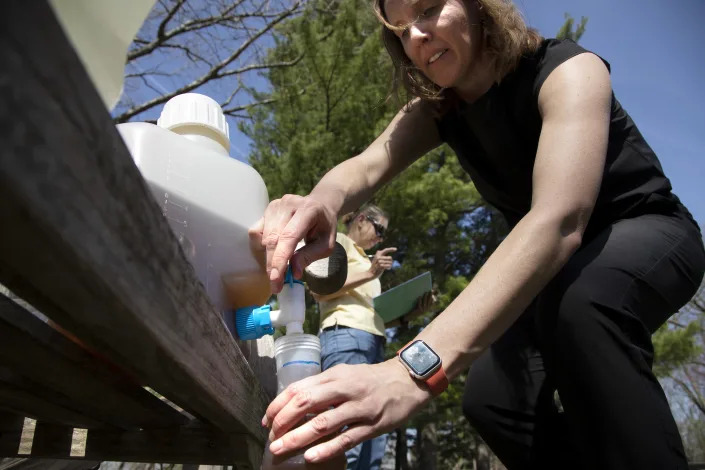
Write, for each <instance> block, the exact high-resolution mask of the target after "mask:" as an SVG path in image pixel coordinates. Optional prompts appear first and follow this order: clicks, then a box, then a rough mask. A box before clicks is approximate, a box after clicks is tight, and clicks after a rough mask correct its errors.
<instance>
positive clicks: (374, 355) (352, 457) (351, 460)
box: [320, 328, 387, 470]
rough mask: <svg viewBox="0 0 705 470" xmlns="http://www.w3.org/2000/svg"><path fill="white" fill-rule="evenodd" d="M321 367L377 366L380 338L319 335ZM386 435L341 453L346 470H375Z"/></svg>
mask: <svg viewBox="0 0 705 470" xmlns="http://www.w3.org/2000/svg"><path fill="white" fill-rule="evenodd" d="M320 338H321V367H322V369H323V370H326V369H330V368H331V367H333V366H335V365H337V364H378V363H380V362H382V361H383V360H384V341H385V340H384V338H383V337H382V336H378V335H373V334H372V333H368V332H366V331H362V330H358V329H355V328H338V329H331V330H327V331H322V332H321V334H320ZM386 444H387V435H386V434H384V435H382V436H378V437H375V438H373V439H370V440H369V441H365V442H363V443H362V444H358V445H357V446H355V447H353V448H352V449H350V450H349V451H347V452H346V453H345V457H346V458H347V460H348V470H379V468H380V467H381V465H382V457H384V450H385V446H386Z"/></svg>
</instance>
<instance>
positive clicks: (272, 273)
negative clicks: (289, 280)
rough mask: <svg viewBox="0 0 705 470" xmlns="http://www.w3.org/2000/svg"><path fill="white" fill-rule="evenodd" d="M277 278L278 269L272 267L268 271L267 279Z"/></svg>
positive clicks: (273, 279) (274, 279)
mask: <svg viewBox="0 0 705 470" xmlns="http://www.w3.org/2000/svg"><path fill="white" fill-rule="evenodd" d="M277 279H279V270H278V269H277V268H272V270H271V271H270V272H269V280H270V281H276V280H277Z"/></svg>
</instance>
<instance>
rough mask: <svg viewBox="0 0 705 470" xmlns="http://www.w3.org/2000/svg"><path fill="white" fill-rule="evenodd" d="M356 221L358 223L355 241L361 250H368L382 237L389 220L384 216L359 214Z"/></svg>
mask: <svg viewBox="0 0 705 470" xmlns="http://www.w3.org/2000/svg"><path fill="white" fill-rule="evenodd" d="M357 222H358V223H359V224H360V225H359V232H358V234H359V235H358V240H355V243H357V244H358V245H360V248H362V249H363V250H369V249H370V248H372V247H373V246H375V245H376V244H377V243H380V242H381V241H382V240H383V239H384V232H385V231H386V230H387V226H388V224H389V221H388V220H387V219H386V218H384V217H379V216H371V215H365V214H360V215H358V220H357Z"/></svg>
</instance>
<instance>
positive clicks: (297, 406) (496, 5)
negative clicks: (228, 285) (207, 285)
mask: <svg viewBox="0 0 705 470" xmlns="http://www.w3.org/2000/svg"><path fill="white" fill-rule="evenodd" d="M376 1H377V3H376V4H375V9H376V11H377V13H378V16H379V18H380V20H381V21H382V23H383V28H384V29H383V36H384V40H385V43H386V46H387V49H388V51H389V53H390V55H391V57H392V60H393V62H394V65H395V69H396V74H395V78H396V83H397V85H399V86H403V87H404V89H405V90H406V92H407V93H408V94H409V96H410V97H411V99H410V101H409V104H408V105H407V106H405V107H404V109H402V110H401V111H400V112H399V113H398V114H397V116H396V117H395V118H394V119H393V120H392V122H391V123H390V124H389V126H388V127H387V129H386V130H385V131H384V132H383V133H382V134H381V135H380V136H379V137H378V138H377V140H375V141H374V142H373V143H372V144H371V145H370V146H369V147H368V148H367V149H366V150H365V151H363V152H362V153H361V154H360V155H357V156H355V157H353V158H351V159H349V160H347V161H345V162H343V163H342V164H340V165H338V166H337V167H335V168H333V169H332V170H331V171H330V172H329V173H328V174H326V176H325V177H324V178H323V179H322V180H321V181H320V183H319V184H318V185H317V186H316V187H315V188H314V190H313V191H312V192H311V194H310V195H309V196H307V197H298V196H286V197H284V198H282V199H281V200H277V201H273V202H272V203H271V204H270V205H269V207H268V208H267V210H266V212H265V216H264V220H263V223H262V225H261V230H259V231H257V233H258V234H259V236H261V237H262V243H263V244H264V245H265V246H266V247H267V251H268V257H267V260H268V268H269V272H270V280H271V281H272V285H273V289H275V290H278V289H279V286H280V285H281V283H282V275H283V273H284V267H285V266H286V263H287V262H288V261H289V260H290V259H291V262H292V263H293V265H294V267H295V270H296V272H297V273H300V271H301V269H302V266H303V265H305V264H306V263H307V262H309V261H310V260H314V259H317V258H319V257H322V256H324V255H325V254H326V253H327V252H329V251H330V250H331V249H332V245H333V241H334V239H335V225H336V214H338V213H345V212H346V211H348V210H350V208H352V207H357V206H358V205H359V204H360V203H361V201H364V200H367V199H368V198H370V197H371V196H372V195H373V194H374V192H375V191H376V190H377V189H379V188H380V187H381V186H382V185H383V184H385V183H386V182H388V181H389V180H390V179H391V178H393V177H394V176H395V175H396V174H398V173H399V172H401V171H402V170H403V169H404V168H406V167H407V166H408V165H409V164H411V163H412V162H413V161H414V160H415V159H417V158H419V157H420V156H422V155H423V154H425V153H426V152H427V151H428V150H430V149H432V148H434V147H437V146H438V145H440V144H441V143H443V142H446V143H448V144H449V145H450V146H451V147H452V148H453V149H454V150H455V152H456V154H457V155H458V158H459V160H460V163H461V164H462V166H463V167H464V168H465V170H466V171H467V172H468V173H469V174H470V175H471V177H472V179H473V181H474V183H475V186H476V187H477V189H478V191H479V192H480V193H481V194H482V196H483V197H484V198H485V199H486V200H487V201H488V202H489V203H491V204H492V205H494V206H495V207H497V208H498V209H499V210H500V211H501V212H502V213H503V214H504V216H505V217H506V219H507V221H508V223H509V225H510V227H511V232H510V233H509V235H508V236H507V237H506V238H505V239H504V241H503V242H502V243H501V244H500V246H499V247H498V248H497V250H496V251H495V252H494V253H493V254H492V256H491V257H490V258H489V259H488V261H487V262H486V263H485V265H484V266H483V267H482V269H481V270H480V272H479V273H478V274H477V275H476V276H475V277H474V278H473V280H472V281H471V282H470V284H469V285H468V286H467V287H466V288H465V290H464V291H463V292H462V293H461V294H460V295H459V296H458V297H457V298H456V299H455V300H454V301H453V302H452V303H451V304H450V305H449V306H448V307H447V308H446V310H445V311H444V312H442V313H441V314H440V315H438V316H437V317H436V318H435V319H434V320H433V321H432V322H431V323H430V324H429V325H428V326H427V327H426V328H425V329H424V330H423V331H422V332H421V333H420V334H419V335H418V337H417V339H418V340H419V341H418V342H414V343H413V344H411V345H409V346H408V347H407V348H404V349H403V351H400V354H399V357H398V358H395V359H391V360H388V361H385V362H383V363H381V364H375V365H359V366H341V367H336V368H333V369H331V370H329V371H326V372H324V373H323V374H321V375H319V376H316V377H315V378H311V379H307V380H305V381H302V382H301V383H298V384H295V385H294V386H292V387H291V388H290V389H288V390H286V391H284V392H282V393H281V394H280V395H279V396H278V397H277V398H276V399H275V400H274V401H273V402H272V403H271V405H270V406H269V408H268V410H267V413H266V416H265V417H264V419H263V424H265V425H268V426H271V428H272V434H273V435H274V436H275V437H276V438H277V439H276V440H275V441H274V442H273V443H272V445H271V449H272V451H273V452H275V453H277V452H285V451H288V450H291V449H294V448H299V447H301V446H304V445H306V444H308V443H310V442H313V441H315V440H316V439H318V438H319V437H320V436H322V435H327V434H330V433H333V432H336V431H337V430H338V429H340V428H341V427H342V426H347V427H346V428H345V430H344V431H343V432H342V433H341V434H340V435H338V436H337V437H335V438H334V439H332V440H330V441H329V442H326V443H324V444H320V445H317V446H314V447H312V448H311V449H309V450H307V452H306V454H305V455H306V458H307V459H308V460H310V461H316V460H321V459H327V458H329V457H330V456H331V455H335V454H338V453H341V452H343V451H344V450H345V449H347V448H350V447H351V446H353V445H355V444H357V443H359V442H361V441H363V440H365V439H369V438H370V437H372V436H375V435H379V434H381V433H383V432H386V431H388V430H389V429H392V428H394V427H395V426H397V425H398V424H399V423H401V422H403V421H405V420H407V419H408V418H409V416H411V415H412V414H413V413H414V412H416V411H417V410H419V409H420V408H421V407H423V406H424V405H425V404H426V403H427V402H428V401H429V400H431V399H432V398H433V396H434V395H436V394H438V393H441V392H442V391H443V389H444V387H445V385H446V384H447V381H448V380H452V379H453V378H455V377H457V376H458V375H459V374H460V373H461V372H464V371H466V370H468V368H469V372H468V378H467V383H466V388H465V396H464V398H463V412H464V414H465V415H466V416H467V418H468V419H469V420H470V422H471V424H472V425H473V426H474V427H475V428H476V429H477V430H478V431H479V433H480V434H481V436H482V437H483V439H485V441H486V442H487V443H488V444H489V445H490V447H491V448H492V449H493V450H494V452H495V453H496V454H497V455H498V456H499V458H500V459H501V460H502V462H503V463H504V464H505V465H506V467H507V468H508V469H510V470H513V469H528V468H542V469H543V468H546V469H548V468H585V469H601V470H607V469H615V470H617V469H632V468H639V469H665V468H669V469H671V468H672V469H675V468H687V462H686V459H685V455H684V452H683V446H682V443H681V439H680V437H679V434H678V429H677V428H676V425H675V422H674V419H673V417H672V415H671V413H670V409H669V406H668V403H667V401H666V398H665V395H664V393H663V390H662V389H661V387H660V385H659V383H658V381H657V380H656V378H655V377H654V374H653V372H652V371H651V364H652V360H653V347H652V344H651V338H650V336H651V333H653V332H654V331H655V330H656V329H657V328H658V327H659V326H660V325H661V324H663V323H664V322H665V321H666V320H667V319H668V318H669V316H670V315H671V314H673V313H674V312H676V311H677V310H678V309H679V308H680V307H681V306H682V305H684V304H685V303H686V302H687V301H688V300H689V298H690V297H691V296H692V295H693V294H694V293H695V291H696V289H697V288H698V286H699V285H700V282H701V279H702V277H703V270H704V269H705V252H704V251H703V242H702V235H701V233H700V229H699V227H698V226H697V224H696V223H695V222H694V221H693V219H692V217H691V215H690V214H689V212H688V211H687V209H686V208H685V207H684V206H683V205H682V204H681V203H680V201H679V199H678V198H677V197H676V196H675V195H674V194H673V193H672V192H671V184H670V182H669V180H668V178H666V176H665V175H664V173H663V170H662V168H661V165H660V164H659V161H658V159H657V157H656V155H655V154H654V152H653V150H652V149H651V148H650V147H649V145H648V144H647V142H646V141H645V139H644V138H643V136H642V135H641V134H640V133H639V130H638V129H637V127H636V125H635V124H634V122H633V121H632V119H631V118H630V117H629V115H628V114H627V112H626V111H625V110H624V109H623V108H622V107H621V105H620V103H619V102H618V101H617V100H616V99H615V97H614V95H613V93H612V89H611V85H610V74H609V65H608V64H607V63H606V62H605V61H604V60H602V59H601V58H600V57H598V56H597V55H595V54H593V53H591V52H589V51H586V50H585V49H583V48H581V47H580V46H578V45H577V44H575V43H574V42H572V41H570V40H563V41H560V40H554V39H544V38H541V37H540V36H539V35H538V34H537V33H536V32H535V31H534V30H532V29H530V28H528V27H527V26H526V25H525V24H524V21H523V20H522V18H521V16H520V15H519V13H518V11H517V9H516V7H515V6H514V5H513V4H512V3H511V2H510V1H508V0H376ZM429 197H433V195H432V194H429ZM279 234H281V236H280V235H279ZM304 237H305V238H306V239H307V240H308V241H309V244H308V245H307V246H306V249H305V250H303V251H301V252H299V253H297V254H296V255H294V248H295V246H296V243H297V242H298V240H300V239H302V238H304ZM556 391H557V392H558V395H559V396H560V401H561V403H562V411H561V412H559V410H558V409H557V407H556V404H555V402H554V395H555V392H556ZM329 407H330V408H329ZM328 408H329V409H328ZM312 410H317V411H320V410H326V411H324V412H323V413H321V414H319V415H318V417H317V418H316V419H315V420H311V421H309V422H308V423H306V424H303V425H301V426H298V423H299V420H300V419H301V417H303V416H304V415H305V414H306V413H309V412H310V411H312Z"/></svg>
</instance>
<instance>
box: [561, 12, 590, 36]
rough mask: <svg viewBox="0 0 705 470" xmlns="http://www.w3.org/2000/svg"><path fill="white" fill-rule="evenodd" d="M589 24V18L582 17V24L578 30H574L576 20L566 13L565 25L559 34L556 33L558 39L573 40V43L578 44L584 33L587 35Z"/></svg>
mask: <svg viewBox="0 0 705 470" xmlns="http://www.w3.org/2000/svg"><path fill="white" fill-rule="evenodd" d="M587 22H588V19H587V17H585V16H581V17H580V24H578V26H577V28H576V29H575V30H573V26H575V18H573V17H572V16H571V15H570V14H569V13H566V14H565V23H563V26H561V28H560V29H559V30H558V33H556V38H557V39H572V40H573V41H575V42H578V41H579V40H580V38H581V37H582V36H583V33H585V26H586V25H587Z"/></svg>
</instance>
